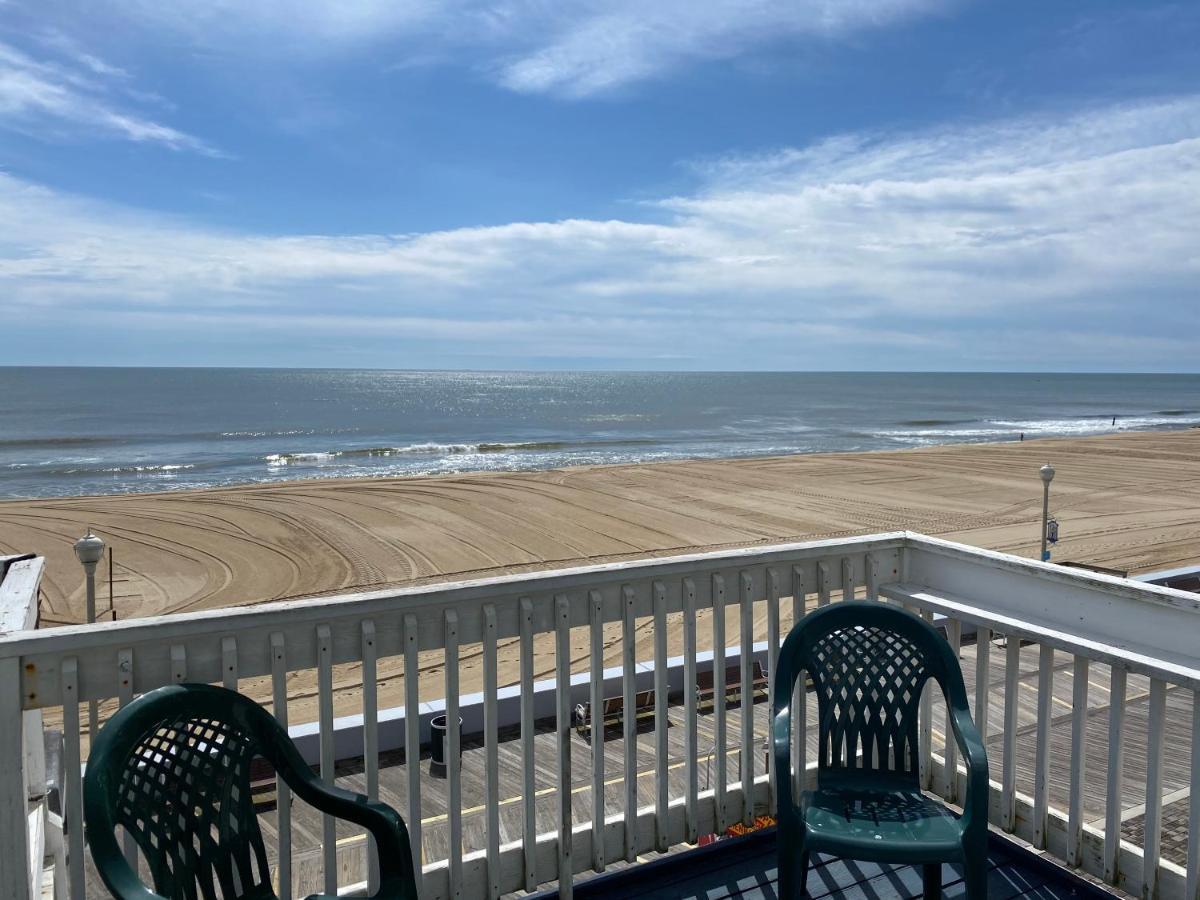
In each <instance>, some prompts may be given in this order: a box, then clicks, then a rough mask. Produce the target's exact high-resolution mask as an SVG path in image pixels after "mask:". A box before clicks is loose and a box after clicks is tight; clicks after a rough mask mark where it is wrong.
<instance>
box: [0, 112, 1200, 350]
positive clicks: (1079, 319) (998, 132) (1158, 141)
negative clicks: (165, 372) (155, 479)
mask: <svg viewBox="0 0 1200 900" xmlns="http://www.w3.org/2000/svg"><path fill="white" fill-rule="evenodd" d="M697 171H698V172H700V173H702V180H701V182H700V183H699V184H698V186H697V188H696V190H694V191H693V192H691V193H689V194H687V195H682V196H677V197H671V198H665V199H663V200H661V201H659V202H657V203H654V204H648V205H646V206H645V207H643V210H644V215H643V216H641V217H640V220H638V221H620V220H614V221H594V220H586V219H571V220H563V221H557V222H528V223H512V224H508V225H502V226H497V227H487V228H464V229H456V230H450V231H440V232H431V233H423V234H412V235H358V236H349V237H346V236H324V235H302V236H279V235H276V236H268V235H244V234H230V233H221V232H214V231H211V230H206V229H202V228H197V227H194V226H190V225H188V224H187V223H185V222H180V221H176V220H165V219H160V218H157V217H154V216H151V215H148V214H143V213H139V212H137V211H128V210H125V211H123V210H118V209H113V208H111V207H108V206H102V205H96V204H92V203H89V202H86V201H83V200H80V199H78V198H73V197H69V196H64V195H61V194H57V193H53V192H49V191H46V190H44V189H40V188H37V187H36V186H31V185H28V184H25V183H23V182H20V181H18V180H16V179H13V178H0V221H3V222H6V223H12V224H11V225H10V226H9V227H8V229H7V232H6V233H5V232H0V298H3V299H0V314H2V315H4V317H5V319H6V320H7V321H8V322H10V323H12V324H14V325H20V324H21V323H23V324H24V325H25V326H27V327H28V326H31V325H32V324H34V323H41V324H42V325H45V326H48V327H68V324H67V323H71V322H78V321H80V319H81V315H82V314H81V310H82V309H83V308H84V307H90V308H91V309H92V310H93V314H92V315H91V318H90V321H91V322H92V323H93V326H96V327H100V328H102V329H103V328H117V327H119V328H120V329H122V330H124V331H126V332H127V331H129V330H130V329H134V330H136V329H139V328H140V329H163V328H168V327H171V323H175V327H176V328H185V327H186V330H187V333H188V334H189V336H190V339H192V340H194V341H197V342H200V343H201V344H202V343H203V341H205V340H207V341H210V342H219V341H221V340H223V339H225V337H228V336H229V335H234V334H236V335H237V336H239V338H245V337H247V336H252V335H262V336H264V337H265V336H266V335H268V334H269V335H271V336H273V337H276V338H277V337H278V336H280V335H290V336H292V337H291V338H290V340H292V342H293V345H294V346H299V347H306V348H308V352H309V353H310V354H311V357H310V358H311V361H312V362H314V363H315V362H318V361H320V354H321V352H322V351H321V348H322V347H323V346H324V344H323V342H324V341H326V340H327V339H328V338H329V337H330V336H332V335H339V336H342V337H345V336H357V337H359V338H360V339H362V340H363V341H377V340H380V339H382V338H383V337H385V336H386V337H387V338H388V339H389V340H393V341H409V342H413V343H414V344H417V345H419V344H421V342H424V341H436V342H438V345H439V346H440V347H443V348H445V347H450V348H453V351H454V352H455V353H457V354H460V355H465V356H470V355H472V354H491V355H492V357H496V356H501V357H505V356H507V357H509V358H511V359H513V360H514V364H519V363H521V362H523V361H528V360H530V359H537V358H544V357H546V356H547V355H549V354H551V353H553V354H554V355H558V356H562V355H570V354H575V355H580V356H587V357H591V358H599V357H603V358H607V359H611V360H618V361H619V360H621V359H648V358H661V357H662V356H663V354H664V353H665V354H667V355H669V356H671V357H673V358H679V357H680V356H684V357H686V358H687V359H688V360H690V361H691V364H695V365H707V366H709V367H715V368H720V367H728V366H750V367H756V366H763V365H768V366H770V365H775V366H782V367H796V366H810V365H816V366H829V365H834V366H836V365H838V363H839V361H841V364H842V367H845V366H846V365H847V361H849V363H850V364H852V366H853V365H862V364H863V362H868V361H876V360H881V359H888V360H891V364H893V365H896V364H897V360H898V359H911V364H917V363H920V362H921V361H922V360H923V361H924V363H925V364H926V365H928V364H930V362H932V361H933V360H934V359H937V360H951V361H953V360H958V364H959V365H968V364H971V363H972V362H973V361H976V362H977V361H982V360H991V361H993V362H992V364H993V365H996V364H997V363H996V361H997V360H1003V361H1004V363H1005V364H1011V365H1018V366H1019V365H1022V364H1023V365H1026V366H1037V365H1042V366H1046V365H1052V364H1053V359H1047V358H1046V356H1047V354H1049V355H1051V356H1053V355H1054V354H1055V353H1057V354H1061V355H1068V356H1070V357H1071V358H1072V359H1083V360H1088V359H1090V360H1093V361H1094V362H1093V364H1095V365H1097V366H1100V365H1101V361H1102V360H1104V359H1110V360H1115V362H1113V363H1111V364H1116V365H1119V366H1123V367H1132V368H1136V367H1138V366H1139V365H1140V366H1143V367H1145V366H1149V365H1151V364H1153V363H1156V362H1161V361H1162V360H1163V354H1167V358H1170V357H1171V354H1173V353H1175V352H1179V353H1182V352H1183V351H1184V346H1185V344H1186V343H1187V342H1188V341H1190V340H1191V339H1192V337H1191V336H1192V335H1194V333H1195V330H1196V327H1197V326H1198V325H1200V299H1198V298H1197V296H1196V285H1197V284H1198V283H1200V254H1198V253H1197V250H1196V248H1197V247H1200V95H1197V96H1188V97H1176V98H1168V99H1163V100H1151V101H1145V102H1142V103H1138V104H1128V105H1121V106H1109V107H1105V108H1095V109H1090V110H1085V111H1082V112H1079V113H1077V114H1075V115H1069V116H1060V117H1058V118H1057V119H1043V118H1021V119H1013V120H1008V121H1004V122H998V123H994V124H991V125H986V126H979V125H977V126H973V127H969V128H943V129H938V130H932V131H925V132H921V133H912V134H902V135H878V134H876V135H844V136H840V137H835V138H831V139H829V140H826V141H823V142H821V143H818V144H815V145H813V146H810V147H804V148H796V149H784V150H780V151H778V152H776V153H773V154H769V155H766V156H760V157H755V158H742V159H725V160H718V161H710V162H708V163H706V164H704V165H701V166H698V167H697ZM18 210H21V211H22V212H21V214H20V215H18V212H17V211H18ZM17 222H20V223H21V225H20V228H19V230H18V228H17V226H16V224H15V223H17ZM97 311H100V312H99V314H98V313H97ZM1026 317H1028V318H1029V319H1030V320H1033V321H1036V322H1037V323H1038V327H1037V328H1036V329H1033V330H1032V332H1037V333H1040V334H1041V335H1043V337H1042V338H1040V339H1037V340H1034V339H1032V338H1030V336H1029V333H1026V332H1019V331H1017V330H1014V328H1013V324H1012V323H1013V322H1015V321H1021V320H1022V319H1023V318H1026ZM118 322H119V323H120V324H119V325H116V324H114V323H118ZM1056 330H1061V332H1062V333H1064V334H1066V333H1072V334H1080V333H1086V334H1087V335H1088V336H1089V337H1088V340H1087V341H1086V342H1084V343H1083V344H1080V342H1079V341H1074V342H1071V341H1066V340H1061V341H1059V340H1055V339H1054V338H1053V335H1054V334H1055V333H1056ZM1032 332H1031V333H1032ZM1045 335H1050V338H1046V337H1044V336H1045ZM951 364H953V363H951Z"/></svg>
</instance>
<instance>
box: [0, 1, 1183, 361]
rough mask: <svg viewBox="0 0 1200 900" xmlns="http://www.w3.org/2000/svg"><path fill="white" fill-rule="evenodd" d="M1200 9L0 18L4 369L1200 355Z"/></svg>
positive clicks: (75, 6) (393, 9)
mask: <svg viewBox="0 0 1200 900" xmlns="http://www.w3.org/2000/svg"><path fill="white" fill-rule="evenodd" d="M1198 46H1200V5H1197V4H1195V3H1194V2H1193V3H1178V4H1154V3H1125V4H1121V3H1100V2H1095V3H1082V2H1069V0H1063V2H1055V3H1049V4H1048V3H1045V2H1037V3H1032V2H1022V0H1013V2H1007V3H983V2H969V0H823V2H818V0H792V2H788V3H782V2H780V3H765V2H740V3H733V2H723V0H721V2H707V3H706V2H696V0H691V2H682V0H658V2H655V3H645V2H632V0H609V2H606V3H597V2H576V0H559V2H556V3H546V2H542V0H511V2H503V3H480V2H472V0H424V2H404V0H390V2H389V0H342V2H317V0H312V2H299V0H261V2H255V3H245V2H242V0H225V2H222V0H209V2H198V0H197V2H191V0H187V2H185V0H180V2H172V3H161V2H151V0H91V2H86V3H85V2H56V0H40V2H28V3H26V2H20V0H7V2H4V0H0V317H2V319H0V321H3V322H4V326H3V329H4V333H5V337H4V340H3V342H2V345H3V347H4V350H3V351H2V354H0V364H38V363H46V364H64V363H79V364H100V365H109V364H127V365H296V366H352V367H356V366H363V367H388V368H410V367H411V368H424V367H444V368H571V367H588V368H595V367H600V368H631V369H658V368H662V369H675V368H680V369H762V368H766V369H947V370H962V369H984V370H1030V369H1032V370H1086V371H1106V370H1115V371H1122V370H1127V371H1183V370H1193V371H1194V370H1197V368H1198V366H1200V363H1197V362H1196V360H1197V355H1196V353H1195V351H1194V344H1195V336H1196V334H1197V330H1198V327H1197V326H1200V315H1198V305H1200V297H1198V296H1197V294H1198V288H1200V93H1198V87H1197V86H1198V85H1200V53H1198V52H1197V51H1196V47H1198Z"/></svg>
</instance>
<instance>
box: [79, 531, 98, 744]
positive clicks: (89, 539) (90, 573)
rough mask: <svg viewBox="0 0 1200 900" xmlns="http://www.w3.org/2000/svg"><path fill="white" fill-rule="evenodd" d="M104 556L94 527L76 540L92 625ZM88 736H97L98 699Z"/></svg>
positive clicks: (91, 708)
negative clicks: (97, 573) (97, 567)
mask: <svg viewBox="0 0 1200 900" xmlns="http://www.w3.org/2000/svg"><path fill="white" fill-rule="evenodd" d="M103 556H104V541H102V540H100V538H98V537H96V535H94V534H92V527H91V526H90V525H89V526H88V532H87V534H85V535H84V536H83V537H81V538H80V539H79V540H77V541H76V542H75V557H76V558H77V559H78V560H79V562H80V563H82V564H83V572H84V575H86V576H87V621H88V624H89V625H90V624H91V623H93V622H95V621H96V564H97V563H99V562H100V559H101V557H103ZM88 737H89V738H90V739H91V740H95V738H96V701H95V700H90V701H88Z"/></svg>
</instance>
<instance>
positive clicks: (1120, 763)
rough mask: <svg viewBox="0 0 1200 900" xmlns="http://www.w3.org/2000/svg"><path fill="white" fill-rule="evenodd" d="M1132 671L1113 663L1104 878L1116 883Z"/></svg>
mask: <svg viewBox="0 0 1200 900" xmlns="http://www.w3.org/2000/svg"><path fill="white" fill-rule="evenodd" d="M1128 676H1129V673H1128V672H1126V671H1125V669H1122V668H1121V667H1120V666H1116V665H1114V666H1112V672H1111V675H1110V676H1109V697H1108V702H1109V707H1108V784H1107V789H1106V791H1105V795H1104V812H1105V822H1104V880H1105V881H1107V882H1108V883H1109V884H1116V883H1117V878H1118V875H1119V874H1120V861H1121V804H1122V798H1121V792H1122V790H1123V788H1124V785H1125V745H1124V741H1123V735H1124V732H1125V686H1126V683H1127V681H1128Z"/></svg>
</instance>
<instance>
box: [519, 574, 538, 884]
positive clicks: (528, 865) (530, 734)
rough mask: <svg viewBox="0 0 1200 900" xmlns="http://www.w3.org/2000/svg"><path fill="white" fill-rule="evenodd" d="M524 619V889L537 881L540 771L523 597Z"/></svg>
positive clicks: (528, 606)
mask: <svg viewBox="0 0 1200 900" xmlns="http://www.w3.org/2000/svg"><path fill="white" fill-rule="evenodd" d="M520 610H521V620H520V632H521V766H522V768H523V769H524V772H523V778H522V781H523V784H524V788H525V790H524V797H523V801H522V802H523V803H524V814H525V833H524V834H522V835H521V843H522V847H523V850H524V855H525V890H527V891H532V890H534V889H535V888H536V887H537V885H538V880H537V863H536V860H537V770H536V769H535V768H534V765H533V757H534V743H533V738H534V727H535V726H534V719H533V599H532V598H530V597H522V598H521V600H520Z"/></svg>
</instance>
